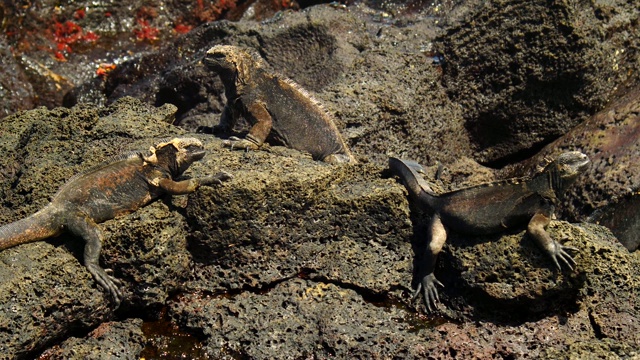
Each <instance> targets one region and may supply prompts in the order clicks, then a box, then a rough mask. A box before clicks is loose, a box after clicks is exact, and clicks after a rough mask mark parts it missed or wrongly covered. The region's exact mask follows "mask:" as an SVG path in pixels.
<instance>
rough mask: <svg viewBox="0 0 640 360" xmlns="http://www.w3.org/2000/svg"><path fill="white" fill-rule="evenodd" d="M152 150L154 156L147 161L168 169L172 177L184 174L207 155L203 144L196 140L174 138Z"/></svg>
mask: <svg viewBox="0 0 640 360" xmlns="http://www.w3.org/2000/svg"><path fill="white" fill-rule="evenodd" d="M150 150H151V152H152V155H151V156H150V157H148V158H146V159H145V160H146V161H147V162H151V163H154V164H156V165H159V166H162V167H166V168H167V169H169V171H170V172H171V175H172V176H178V175H180V174H182V173H183V172H185V171H186V170H187V169H188V168H189V166H191V164H193V163H194V162H196V161H198V160H200V159H202V158H203V157H204V154H205V150H204V146H203V145H202V142H200V140H198V139H194V138H174V139H172V140H170V141H167V142H162V143H159V144H158V145H156V146H155V147H152V148H151V149H150Z"/></svg>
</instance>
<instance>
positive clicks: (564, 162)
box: [554, 151, 589, 180]
mask: <svg viewBox="0 0 640 360" xmlns="http://www.w3.org/2000/svg"><path fill="white" fill-rule="evenodd" d="M554 163H555V166H557V171H558V173H559V174H560V176H561V177H562V178H563V179H565V180H566V179H573V178H575V177H576V176H578V175H579V174H580V173H582V172H583V171H584V170H585V169H586V168H587V166H588V165H589V158H588V157H587V155H585V154H583V153H581V152H580V151H568V152H565V153H562V154H560V155H559V156H558V158H557V159H556V161H555V162H554Z"/></svg>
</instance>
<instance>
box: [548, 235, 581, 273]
mask: <svg viewBox="0 0 640 360" xmlns="http://www.w3.org/2000/svg"><path fill="white" fill-rule="evenodd" d="M566 250H572V251H579V250H578V249H577V248H575V247H573V246H564V245H562V244H560V243H558V242H557V241H554V242H553V249H549V250H548V251H549V255H550V256H551V259H552V260H553V263H554V264H555V265H556V268H558V270H562V267H561V266H560V262H559V261H558V259H560V260H561V261H562V262H563V263H564V264H565V265H567V267H568V268H569V269H571V270H573V265H576V261H575V260H574V259H573V257H571V255H569V253H567V252H566Z"/></svg>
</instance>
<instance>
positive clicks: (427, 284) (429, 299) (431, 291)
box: [411, 273, 444, 312]
mask: <svg viewBox="0 0 640 360" xmlns="http://www.w3.org/2000/svg"><path fill="white" fill-rule="evenodd" d="M436 285H440V286H442V287H444V285H443V284H442V283H441V282H440V281H438V279H436V277H435V275H433V273H431V274H429V275H427V276H425V277H423V278H422V280H421V281H420V283H418V287H417V288H416V291H415V292H414V293H413V297H412V298H411V301H413V300H415V299H416V298H417V297H418V296H419V295H420V292H421V291H422V292H423V294H424V304H425V305H426V306H427V310H429V312H431V311H432V310H431V304H433V310H435V309H436V306H437V304H438V303H439V302H440V297H439V296H438V288H436Z"/></svg>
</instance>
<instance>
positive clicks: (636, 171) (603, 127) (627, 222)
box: [502, 87, 640, 250]
mask: <svg viewBox="0 0 640 360" xmlns="http://www.w3.org/2000/svg"><path fill="white" fill-rule="evenodd" d="M625 91H626V93H622V96H621V97H620V98H619V99H617V100H616V101H613V102H612V103H610V104H608V105H607V107H606V108H605V109H603V110H602V111H600V112H599V113H597V114H595V115H594V116H592V117H591V118H589V119H588V120H587V121H585V122H583V123H582V124H580V125H579V126H576V127H575V128H574V129H572V130H571V131H569V132H568V133H567V134H566V135H564V136H562V137H561V138H559V139H558V140H556V141H554V142H553V143H551V144H549V145H547V146H546V147H545V148H544V149H543V150H542V151H540V153H538V154H537V155H536V156H534V157H532V158H531V159H529V160H527V161H525V162H522V163H520V164H518V165H517V166H512V167H509V168H506V169H504V170H503V171H502V172H503V173H504V174H505V175H506V176H511V175H514V174H516V173H520V172H522V171H523V169H526V168H530V167H531V166H532V165H533V164H536V163H538V162H540V161H542V159H543V158H544V157H546V156H553V155H555V154H558V153H561V152H562V151H567V150H573V149H580V150H581V151H582V152H584V153H585V154H587V155H588V156H589V158H590V159H591V165H590V166H589V168H588V170H587V171H586V173H585V174H584V176H581V177H580V178H578V180H577V181H576V183H575V184H574V185H573V186H572V188H571V189H569V191H568V192H567V194H566V196H565V199H564V201H563V204H562V206H561V215H562V216H563V217H566V218H569V219H572V220H576V219H585V218H587V217H588V216H589V217H590V220H591V221H599V222H600V223H601V224H602V225H605V226H607V227H610V228H611V229H612V230H613V233H614V234H615V235H616V236H617V237H618V238H619V239H620V241H621V242H622V243H623V244H624V245H625V246H626V247H627V249H629V250H635V249H637V248H638V246H639V245H640V223H639V222H640V216H638V214H640V207H639V205H640V204H639V202H640V200H638V199H639V198H640V196H639V191H640V158H639V156H640V87H635V88H631V89H625ZM503 176H504V175H503Z"/></svg>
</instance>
